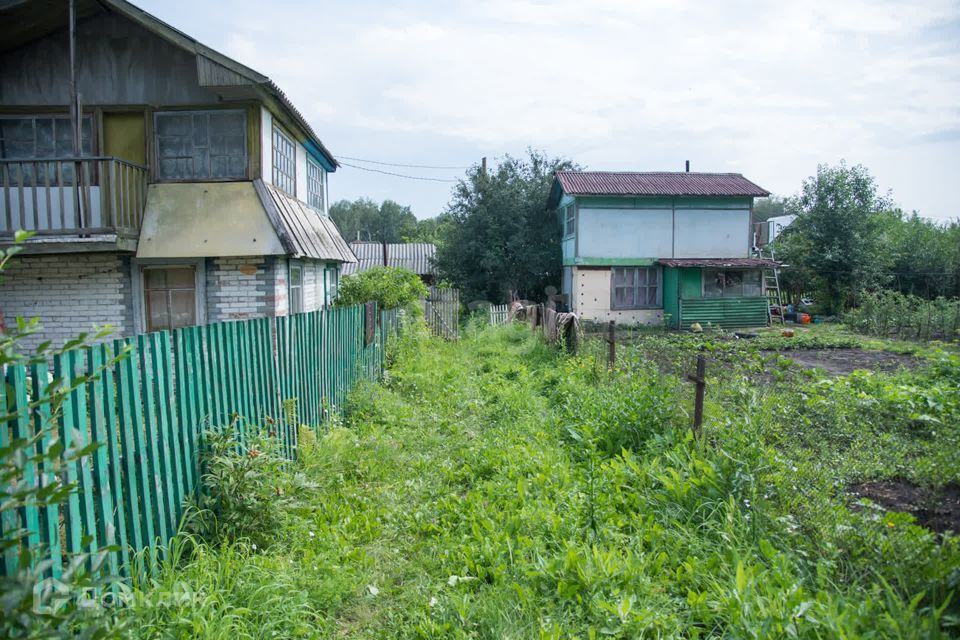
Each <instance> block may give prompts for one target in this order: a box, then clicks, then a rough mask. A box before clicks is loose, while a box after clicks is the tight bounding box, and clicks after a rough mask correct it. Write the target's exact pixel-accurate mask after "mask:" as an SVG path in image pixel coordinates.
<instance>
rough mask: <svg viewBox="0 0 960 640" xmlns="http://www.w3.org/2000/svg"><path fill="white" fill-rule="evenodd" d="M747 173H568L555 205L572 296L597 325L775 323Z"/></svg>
mask: <svg viewBox="0 0 960 640" xmlns="http://www.w3.org/2000/svg"><path fill="white" fill-rule="evenodd" d="M768 195H769V193H768V192H767V191H766V190H765V189H762V188H761V187H758V186H757V185H756V184H754V183H752V182H750V181H749V180H747V179H746V178H744V177H743V176H742V175H740V174H737V173H690V172H677V173H666V172H657V173H636V172H605V171H559V172H557V174H556V178H555V180H554V183H553V187H552V189H551V192H550V197H549V200H548V202H547V207H548V209H550V210H556V211H557V215H558V217H559V220H560V224H561V225H562V228H563V240H562V254H563V282H562V293H563V295H564V296H565V299H566V300H567V301H568V304H569V307H570V309H571V311H573V312H575V313H577V314H579V315H580V317H581V318H583V319H586V320H594V321H602V322H605V321H609V320H615V321H616V322H618V323H624V324H660V323H663V322H665V321H666V322H667V323H668V324H669V325H670V326H674V327H683V328H686V327H689V326H690V325H691V324H693V323H694V322H699V323H700V324H701V325H707V324H713V325H718V326H722V327H748V326H760V325H764V324H766V323H767V320H768V304H767V298H766V294H765V291H764V274H763V270H764V269H767V268H771V267H773V266H775V263H773V262H772V261H770V260H764V259H761V258H755V257H751V245H752V229H753V227H752V225H751V216H752V209H753V199H754V198H756V197H765V196H768Z"/></svg>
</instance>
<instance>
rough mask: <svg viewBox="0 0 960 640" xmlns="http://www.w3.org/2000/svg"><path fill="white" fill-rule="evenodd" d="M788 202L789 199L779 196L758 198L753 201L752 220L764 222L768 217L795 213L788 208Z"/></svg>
mask: <svg viewBox="0 0 960 640" xmlns="http://www.w3.org/2000/svg"><path fill="white" fill-rule="evenodd" d="M789 203H790V201H789V199H787V198H781V197H779V196H770V197H769V198H758V199H757V200H756V202H754V203H753V221H754V222H766V221H767V220H769V219H770V218H776V217H777V216H785V215H789V214H791V213H795V212H794V211H792V210H791V209H790V207H789Z"/></svg>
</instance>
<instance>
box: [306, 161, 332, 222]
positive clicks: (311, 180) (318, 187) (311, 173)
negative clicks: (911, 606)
mask: <svg viewBox="0 0 960 640" xmlns="http://www.w3.org/2000/svg"><path fill="white" fill-rule="evenodd" d="M326 175H327V172H326V171H324V170H323V167H321V166H320V164H319V163H318V162H317V161H316V160H314V159H313V158H311V157H309V156H307V204H308V205H310V206H311V207H313V208H314V209H316V210H317V211H324V182H325V181H326Z"/></svg>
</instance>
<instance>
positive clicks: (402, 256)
mask: <svg viewBox="0 0 960 640" xmlns="http://www.w3.org/2000/svg"><path fill="white" fill-rule="evenodd" d="M350 248H351V249H352V250H353V253H354V255H356V256H357V261H358V262H357V263H355V264H349V265H344V266H343V274H344V275H350V274H353V273H359V272H361V271H366V270H367V269H370V268H371V267H376V266H379V265H382V264H383V263H384V244H383V243H382V242H356V241H355V242H351V243H350ZM436 254H437V246H436V245H434V244H430V243H427V242H408V243H400V244H397V243H387V244H386V263H387V266H388V267H400V268H403V269H408V270H410V271H413V272H414V273H415V274H417V275H418V276H429V275H434V273H435V271H434V268H433V258H434V256H435V255H436Z"/></svg>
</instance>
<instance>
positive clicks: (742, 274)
mask: <svg viewBox="0 0 960 640" xmlns="http://www.w3.org/2000/svg"><path fill="white" fill-rule="evenodd" d="M762 295H763V280H762V274H761V272H760V270H759V269H704V270H703V297H705V298H755V297H758V296H762Z"/></svg>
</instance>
